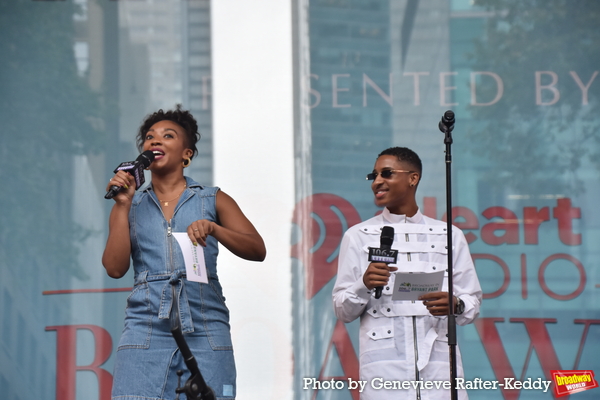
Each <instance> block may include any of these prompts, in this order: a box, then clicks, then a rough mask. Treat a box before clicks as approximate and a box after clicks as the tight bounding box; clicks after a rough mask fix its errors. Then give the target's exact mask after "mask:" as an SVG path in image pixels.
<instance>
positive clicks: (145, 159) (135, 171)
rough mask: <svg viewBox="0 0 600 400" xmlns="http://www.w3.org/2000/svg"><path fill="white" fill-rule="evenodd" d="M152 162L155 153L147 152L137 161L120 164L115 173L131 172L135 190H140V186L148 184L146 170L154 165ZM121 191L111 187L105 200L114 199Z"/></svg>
mask: <svg viewBox="0 0 600 400" xmlns="http://www.w3.org/2000/svg"><path fill="white" fill-rule="evenodd" d="M152 161H154V153H153V152H152V151H151V150H146V151H145V152H143V153H142V154H140V155H139V156H138V158H136V159H135V161H125V162H123V163H121V164H119V166H118V167H117V168H115V170H114V171H113V172H114V173H115V174H116V173H117V172H119V171H127V172H129V173H130V174H131V175H132V176H133V178H134V179H135V188H136V189H139V188H140V186H142V185H143V184H144V182H146V178H145V177H144V169H146V168H148V167H149V166H150V164H152ZM121 189H122V187H121V186H117V185H113V186H111V187H110V189H109V190H108V192H106V195H105V196H104V198H105V199H112V198H113V197H115V196H116V195H117V193H119V191H120V190H121Z"/></svg>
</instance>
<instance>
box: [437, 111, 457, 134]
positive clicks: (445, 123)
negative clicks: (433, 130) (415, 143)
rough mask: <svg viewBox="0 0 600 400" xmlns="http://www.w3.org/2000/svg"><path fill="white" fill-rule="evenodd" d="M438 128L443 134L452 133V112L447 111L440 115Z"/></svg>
mask: <svg viewBox="0 0 600 400" xmlns="http://www.w3.org/2000/svg"><path fill="white" fill-rule="evenodd" d="M438 127H439V128H440V131H442V132H444V133H448V132H452V129H454V112H453V111H452V110H448V111H446V112H445V113H444V115H442V120H441V121H440V123H439V125H438Z"/></svg>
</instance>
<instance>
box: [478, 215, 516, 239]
mask: <svg viewBox="0 0 600 400" xmlns="http://www.w3.org/2000/svg"><path fill="white" fill-rule="evenodd" d="M482 215H483V216H484V217H486V218H487V219H492V218H495V217H500V218H503V219H504V221H502V222H490V223H488V224H485V225H484V226H483V228H481V239H483V241H484V242H485V243H487V244H491V245H492V246H498V245H501V244H503V243H507V244H519V219H518V218H517V216H516V214H515V213H514V212H512V211H510V210H509V209H508V208H505V207H490V208H488V209H486V210H485V211H484V212H483V213H482ZM500 230H502V231H505V232H504V235H502V236H496V235H495V234H494V232H495V231H500Z"/></svg>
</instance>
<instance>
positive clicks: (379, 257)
mask: <svg viewBox="0 0 600 400" xmlns="http://www.w3.org/2000/svg"><path fill="white" fill-rule="evenodd" d="M392 243H394V228H392V227H391V226H384V227H383V228H382V229H381V237H380V239H379V248H378V249H377V248H373V247H369V261H375V262H383V263H386V264H393V263H395V262H396V260H397V259H398V250H392ZM381 292H383V286H377V287H376V288H375V298H376V299H378V298H380V297H381Z"/></svg>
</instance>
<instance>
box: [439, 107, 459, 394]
mask: <svg viewBox="0 0 600 400" xmlns="http://www.w3.org/2000/svg"><path fill="white" fill-rule="evenodd" d="M439 128H440V131H442V132H443V133H444V134H445V137H444V144H445V145H446V224H447V231H448V235H447V238H448V245H447V246H448V305H449V310H448V347H449V350H450V398H451V399H452V400H458V390H457V388H456V378H457V362H456V316H455V315H454V308H455V304H454V294H453V293H454V291H453V286H452V274H453V265H452V260H453V257H452V153H451V150H450V149H451V146H452V130H453V129H454V112H452V111H450V110H448V111H446V112H445V113H444V116H443V117H442V120H441V121H440V123H439Z"/></svg>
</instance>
